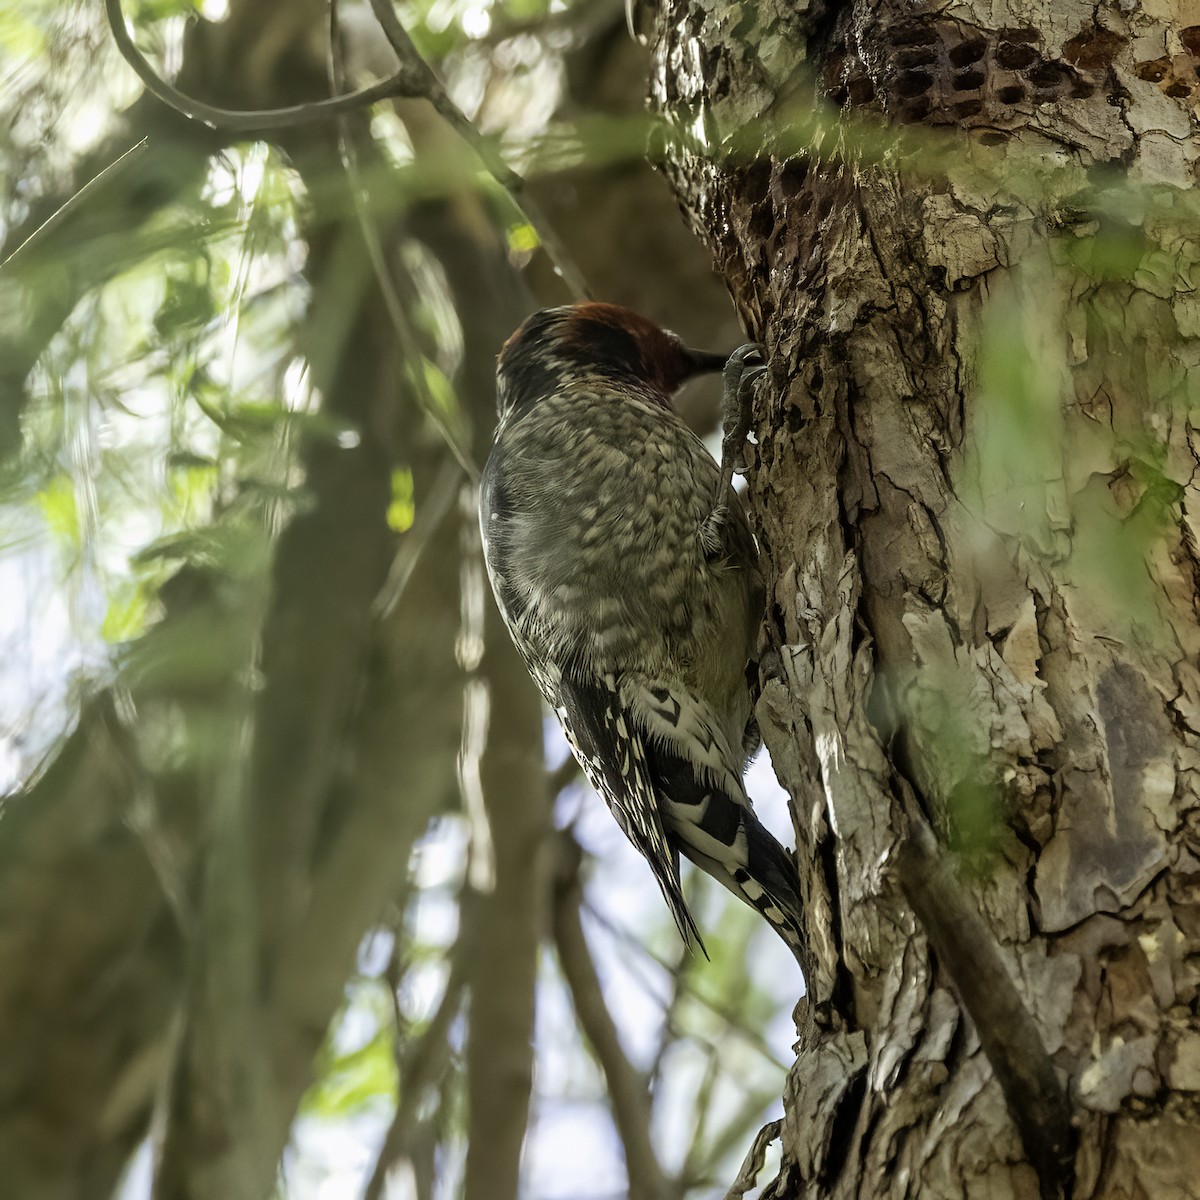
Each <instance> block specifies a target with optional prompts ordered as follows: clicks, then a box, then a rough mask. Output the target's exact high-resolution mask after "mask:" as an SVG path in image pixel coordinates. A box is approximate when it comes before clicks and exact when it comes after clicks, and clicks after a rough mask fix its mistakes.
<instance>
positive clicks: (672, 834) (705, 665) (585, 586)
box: [480, 305, 800, 955]
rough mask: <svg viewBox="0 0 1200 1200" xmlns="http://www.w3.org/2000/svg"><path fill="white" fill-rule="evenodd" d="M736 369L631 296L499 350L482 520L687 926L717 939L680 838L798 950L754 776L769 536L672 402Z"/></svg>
mask: <svg viewBox="0 0 1200 1200" xmlns="http://www.w3.org/2000/svg"><path fill="white" fill-rule="evenodd" d="M723 363H724V357H723V356H715V355H707V354H701V353H698V352H695V351H690V350H687V349H686V348H685V347H684V346H683V345H682V343H681V342H679V340H678V339H677V338H675V337H674V335H672V334H668V333H666V332H664V331H662V330H660V329H658V327H657V326H655V325H653V324H652V323H651V322H648V321H646V320H645V319H644V318H641V317H638V316H637V315H636V314H634V313H631V312H629V311H628V310H625V309H620V308H616V307H615V306H611V305H577V306H571V307H567V308H562V309H551V310H543V312H540V313H537V314H535V315H534V316H533V317H531V318H530V319H529V321H527V322H526V323H525V325H523V326H522V327H521V329H519V330H518V331H517V333H515V334H514V335H513V337H512V338H511V339H510V340H509V342H508V343H507V344H506V346H505V348H504V350H503V352H502V353H501V356H500V361H499V367H498V372H497V380H498V398H499V408H500V424H499V426H498V429H497V435H496V441H495V444H494V446H493V449H492V453H491V456H490V458H489V460H488V464H487V467H486V470H485V472H484V479H483V487H482V494H481V502H480V520H481V525H482V529H483V536H484V545H485V551H486V556H487V565H488V572H489V576H490V578H491V581H492V587H493V590H494V591H495V594H496V598H497V601H498V603H499V605H500V609H501V611H502V613H503V615H504V618H505V621H506V623H507V625H508V627H509V630H510V632H511V633H512V636H513V640H514V641H515V642H516V644H517V646H518V648H519V649H520V650H521V653H522V655H523V656H524V658H525V661H526V663H527V665H528V666H529V669H530V672H531V674H532V675H533V677H534V679H535V681H536V682H537V684H538V686H539V688H540V689H541V691H542V693H543V695H544V696H545V697H546V699H547V701H548V702H549V704H550V705H551V706H552V707H553V708H554V710H555V712H556V713H557V715H558V717H559V719H560V721H561V722H562V724H563V727H564V730H565V732H566V734H567V737H568V740H569V741H570V743H571V746H572V749H573V750H574V751H575V754H576V757H577V758H578V759H579V760H580V763H581V765H582V766H583V768H584V770H585V772H586V773H587V775H588V777H589V779H590V780H591V782H592V784H593V785H594V786H595V787H596V789H597V790H598V791H599V792H600V793H601V795H603V796H604V798H605V800H606V801H607V802H608V805H609V807H610V809H611V810H612V811H613V814H614V815H615V816H616V818H617V820H618V822H619V823H620V824H621V827H622V829H624V830H625V832H626V834H627V836H629V838H630V840H631V841H632V842H633V843H634V845H635V846H636V847H637V848H638V849H639V850H640V851H641V852H642V854H643V855H645V856H646V858H647V860H648V861H649V862H650V865H651V867H652V868H653V870H654V873H655V876H656V878H657V880H658V883H659V885H660V887H661V888H662V891H663V894H664V895H665V897H666V899H667V901H668V904H669V905H670V907H671V910H672V913H673V915H674V917H675V920H676V922H677V924H678V925H679V928H680V930H681V932H682V933H683V934H684V936H685V937H686V938H689V939H694V940H695V941H697V942H699V940H700V938H699V934H698V932H697V930H696V926H695V923H694V921H693V919H692V917H691V914H690V913H689V912H688V909H687V905H686V903H685V902H684V899H683V895H682V891H681V889H680V883H679V869H678V852H679V851H682V852H683V853H684V854H686V855H687V856H688V857H689V858H691V859H692V860H693V861H695V862H696V863H697V864H698V865H700V866H701V867H702V868H703V869H705V870H706V871H708V872H709V873H710V874H712V875H714V876H715V877H716V878H718V879H720V880H721V882H722V883H724V884H725V885H726V886H727V887H729V888H730V889H731V890H733V891H734V892H735V893H736V894H737V895H739V896H740V897H741V898H742V899H743V900H745V901H746V902H748V903H750V904H752V905H754V906H755V907H756V908H758V909H759V910H760V911H762V912H764V914H765V915H767V916H768V918H769V919H771V920H772V921H773V923H774V924H775V926H776V928H777V929H778V930H779V931H780V933H781V934H782V935H783V936H784V938H785V940H787V941H788V943H789V945H791V946H792V947H793V949H794V950H796V951H797V953H798V955H799V937H800V934H799V920H800V914H799V897H798V894H797V890H796V883H795V874H794V870H793V868H792V864H791V862H790V860H789V859H788V856H787V854H786V852H785V851H784V850H783V849H782V847H780V846H779V845H778V843H776V842H775V841H774V839H773V838H771V836H770V834H769V833H767V831H766V830H765V829H764V828H763V827H762V825H761V824H760V823H759V822H758V820H757V818H756V817H755V816H754V814H753V811H752V810H751V808H750V804H749V800H748V799H747V797H746V793H745V790H744V788H743V785H742V770H743V767H744V763H745V757H746V752H747V745H746V742H747V730H748V729H751V730H752V729H753V721H752V717H753V706H752V702H751V696H750V691H749V686H748V683H747V678H746V668H747V663H748V662H749V660H750V659H751V658H752V656H753V653H754V642H755V632H756V629H757V626H758V623H759V620H760V618H761V614H762V606H763V599H762V585H761V580H760V577H759V572H758V563H757V551H756V548H755V544H754V538H753V536H752V535H751V533H750V529H749V526H748V524H747V522H746V518H745V514H744V512H743V511H742V508H741V504H740V501H739V500H738V498H737V496H736V494H735V493H734V492H733V489H732V488H729V487H724V492H725V494H723V495H721V494H719V493H721V491H722V488H723V484H722V479H721V472H720V469H719V468H718V465H717V463H716V462H714V461H713V459H712V457H711V456H710V455H709V453H708V451H707V450H706V449H705V448H704V445H703V444H702V443H701V442H700V441H699V439H698V438H697V437H696V436H695V435H694V434H693V433H692V432H691V430H689V429H688V428H687V426H686V425H685V424H684V422H683V421H682V420H681V419H680V417H679V416H678V415H677V414H676V413H675V412H674V410H673V409H672V407H671V395H672V394H673V392H674V391H675V390H676V388H677V387H678V386H679V384H681V383H682V382H683V381H684V380H685V379H686V378H688V377H689V376H690V375H692V374H696V373H698V372H699V371H707V370H716V369H720V367H721V365H722V364H723ZM714 509H717V510H719V513H720V515H719V519H717V520H715V521H714V519H713V516H714ZM750 740H751V741H752V742H754V743H755V744H756V742H757V738H756V735H753V736H752V737H751V738H750ZM751 748H752V747H751Z"/></svg>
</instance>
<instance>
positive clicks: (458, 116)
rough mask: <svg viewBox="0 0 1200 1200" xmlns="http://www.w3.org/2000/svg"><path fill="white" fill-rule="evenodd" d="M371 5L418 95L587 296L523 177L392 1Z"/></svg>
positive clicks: (578, 294)
mask: <svg viewBox="0 0 1200 1200" xmlns="http://www.w3.org/2000/svg"><path fill="white" fill-rule="evenodd" d="M371 11H372V12H373V13H374V14H375V19H376V21H378V22H379V27H380V29H382V30H383V35H384V37H386V38H387V40H388V44H389V45H390V46H391V48H392V51H393V52H394V53H395V55H396V60H397V61H398V62H399V64H400V69H401V71H402V72H407V73H408V75H409V77H420V78H421V79H422V80H423V87H422V95H424V96H425V98H426V99H427V100H428V101H429V103H430V104H432V105H433V107H434V109H435V110H436V111H437V112H438V114H439V115H440V116H442V117H443V118H444V119H445V120H446V121H448V122H449V123H450V125H451V126H452V127H453V128H454V130H455V132H457V133H458V135H459V136H460V137H461V138H462V139H463V141H465V142H466V143H467V145H469V146H470V147H471V149H472V150H474V151H475V153H476V154H477V155H478V156H479V161H480V162H482V163H483V165H484V167H485V168H486V169H487V172H488V174H489V175H491V177H492V178H493V179H494V180H495V181H496V182H497V183H498V184H499V185H500V186H501V187H502V188H503V189H504V190H505V191H506V192H507V193H508V195H509V197H510V198H511V199H512V202H513V204H514V205H515V206H516V207H517V209H518V210H519V211H520V213H521V214H522V216H524V218H525V220H526V221H528V222H529V224H530V225H531V226H532V227H533V229H534V231H535V232H536V233H537V235H538V240H539V241H540V242H541V244H542V248H543V249H544V250H545V251H546V254H547V255H548V256H549V258H550V261H551V263H553V265H554V270H555V272H556V273H557V274H558V275H559V276H560V277H561V278H562V280H563V282H564V283H565V284H566V285H567V287H568V288H570V290H571V292H572V293H573V294H574V296H575V298H576V299H577V300H583V299H586V298H587V297H588V296H589V294H590V293H589V292H588V287H587V282H586V280H585V279H584V277H583V272H582V271H580V270H579V268H578V267H577V266H576V265H575V262H574V260H573V259H572V258H571V255H570V254H569V253H568V252H567V248H566V246H565V245H564V244H563V242H562V239H561V238H560V237H559V236H558V234H557V232H556V231H555V230H554V228H553V226H552V225H551V224H550V223H549V222H548V221H547V220H546V217H545V215H544V214H543V213H542V212H541V210H540V209H539V208H538V206H537V205H536V204H535V203H534V202H533V200H532V199H531V198H530V197H529V195H528V192H527V190H526V187H525V180H524V179H522V178H521V176H520V175H518V174H517V172H516V171H514V170H513V169H512V167H510V166H509V165H508V163H506V162H505V161H504V159H503V158H502V157H501V155H500V153H499V151H498V150H497V149H496V147H495V146H494V145H493V144H492V143H491V142H490V141H489V140H488V139H487V138H485V137H484V136H483V134H481V133H480V132H479V130H478V129H476V128H475V125H474V122H472V120H471V118H470V117H468V116H467V114H466V113H465V112H463V110H462V109H461V108H459V107H458V105H457V104H455V103H454V100H453V98H452V97H451V96H450V93H449V92H448V91H446V88H445V85H444V84H443V83H442V81H441V80H440V79H439V78H438V77H437V74H436V73H435V72H434V70H433V68H432V67H431V66H430V65H429V64H428V63H427V62H426V61H425V59H424V58H422V57H421V53H420V51H419V50H418V49H417V48H416V46H415V45H414V44H413V40H412V38H411V37H409V36H408V31H407V30H406V29H405V28H404V26H403V25H401V24H400V20H399V18H398V17H397V16H396V10H395V9H394V8H393V7H392V0H371Z"/></svg>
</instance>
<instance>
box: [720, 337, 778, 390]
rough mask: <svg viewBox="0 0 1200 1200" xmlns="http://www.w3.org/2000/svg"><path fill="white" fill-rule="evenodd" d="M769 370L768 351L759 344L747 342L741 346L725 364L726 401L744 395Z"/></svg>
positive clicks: (723, 374) (723, 373) (723, 375)
mask: <svg viewBox="0 0 1200 1200" xmlns="http://www.w3.org/2000/svg"><path fill="white" fill-rule="evenodd" d="M766 369H767V349H766V347H765V346H763V345H761V344H760V343H758V342H747V343H746V344H745V345H744V346H739V347H738V348H737V349H736V350H735V351H734V352H733V353H732V354H731V355H730V356H729V358H728V360H727V361H726V363H725V370H724V371H723V372H722V378H723V379H724V382H725V400H726V402H728V400H729V398H730V396H731V395H732V396H733V397H737V396H740V395H743V394H744V392H745V389H746V388H747V387H748V386H749V385H750V384H751V383H753V382H754V380H756V379H757V378H758V377H759V376H760V375H762V374H763V373H764V372H765V371H766Z"/></svg>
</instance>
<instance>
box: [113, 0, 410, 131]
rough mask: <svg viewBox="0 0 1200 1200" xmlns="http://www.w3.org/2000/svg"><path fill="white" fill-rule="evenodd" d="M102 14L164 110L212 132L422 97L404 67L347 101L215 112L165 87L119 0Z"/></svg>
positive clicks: (281, 124)
mask: <svg viewBox="0 0 1200 1200" xmlns="http://www.w3.org/2000/svg"><path fill="white" fill-rule="evenodd" d="M104 12H105V15H106V16H107V17H108V25H109V28H110V29H111V30H112V35H113V41H115V42H116V44H117V49H118V50H119V51H120V52H121V57H122V58H123V59H124V60H125V61H126V62H127V63H128V64H129V65H130V66H131V67H132V68H133V69H134V72H135V73H136V74H137V77H138V78H139V79H140V80H141V81H142V82H143V83H144V84H145V85H146V90H147V91H149V92H150V93H151V94H152V95H154V96H156V97H158V99H159V100H161V101H162V102H163V103H164V104H166V105H167V106H168V107H170V108H173V109H174V110H175V111H176V112H177V113H180V114H181V115H182V116H185V117H187V118H188V119H189V120H191V121H199V122H200V123H201V124H202V125H207V126H208V127H209V128H210V129H225V130H232V131H234V132H239V133H256V132H259V131H264V130H268V129H289V128H293V127H294V126H297V125H309V124H312V123H313V122H314V121H324V120H327V119H328V118H330V117H336V116H340V115H343V114H345V113H350V112H356V111H357V110H358V109H361V108H366V107H367V106H368V105H370V104H374V103H375V101H376V100H390V99H395V98H396V97H398V96H401V97H410V98H416V97H418V96H423V95H424V94H425V93H424V91H423V88H422V84H423V80H422V79H420V78H419V77H415V76H414V74H413V73H412V72H411V71H410V70H409V68H408V67H406V66H405V64H403V63H401V66H400V69H399V70H398V71H396V72H395V74H393V75H390V76H388V78H387V79H383V80H380V81H379V82H378V83H373V84H371V85H370V86H368V87H365V88H360V89H359V90H358V91H356V92H351V93H350V94H349V95H346V96H334V97H330V98H329V99H326V100H313V101H311V102H310V103H308V104H290V105H288V106H287V107H286V108H264V109H260V110H259V111H257V112H245V111H242V110H240V109H234V108H218V107H217V106H216V105H213V104H205V103H204V101H202V100H196V99H195V98H194V97H192V96H187V95H184V93H183V92H181V91H179V90H178V89H177V88H174V87H172V86H171V85H170V84H169V83H167V82H166V80H164V79H163V78H162V77H161V76H160V75H159V74H158V73H157V72H156V71H155V70H154V68H153V67H152V66H151V65H150V63H149V62H148V61H147V60H146V58H145V56H144V55H143V54H142V52H141V51H140V50H139V49H138V48H137V46H135V45H134V44H133V39H132V38H131V37H130V36H129V31H128V30H127V29H126V28H125V14H124V13H123V12H122V11H121V0H104Z"/></svg>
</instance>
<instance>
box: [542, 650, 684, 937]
mask: <svg viewBox="0 0 1200 1200" xmlns="http://www.w3.org/2000/svg"><path fill="white" fill-rule="evenodd" d="M558 699H559V703H558V704H557V705H556V711H557V713H558V718H559V720H560V722H561V723H562V727H563V731H564V732H565V733H566V735H567V741H568V742H570V744H571V749H572V751H574V754H575V757H576V758H577V759H578V760H579V765H580V766H581V767H583V770H584V774H586V775H587V777H588V780H589V782H590V783H591V785H592V786H593V787H594V788H595V789H596V791H598V792H599V793H600V795H601V796H603V797H604V800H605V803H607V805H608V807H609V809H610V810H611V811H612V814H613V816H614V817H616V819H617V824H618V825H620V826H621V829H622V830H623V831H624V833H625V836H626V837H627V838H628V839H629V840H630V841H631V842H632V843H633V844H634V846H635V847H636V848H637V849H638V851H639V852H640V853H641V855H642V857H643V858H645V860H646V861H647V862H648V863H649V864H650V867H651V869H652V870H653V872H654V878H655V879H656V880H657V882H658V886H659V887H660V888H661V889H662V894H663V896H664V897H665V899H666V901H667V905H668V907H669V908H670V910H671V915H672V916H673V917H674V918H675V924H676V925H678V926H679V932H680V933H681V934H682V935H683V939H684V941H685V942H687V943H688V944H689V945H696V946H698V947H699V948H700V950H701V951H703V950H704V943H703V941H702V940H701V938H700V931H699V929H697V928H696V922H695V920H694V919H693V917H692V914H691V912H690V911H689V909H688V906H687V901H686V900H684V898H683V889H682V887H681V886H680V882H679V855H678V854H677V852H676V851H675V850H673V849H672V848H671V846H670V845H669V844H668V843H667V837H666V833H665V832H664V830H663V823H662V817H661V815H660V813H659V807H658V797H657V796H656V795H655V792H654V785H653V784H652V783H651V781H650V773H649V770H648V768H647V765H646V749H645V746H644V745H643V741H642V735H641V733H640V732H639V731H638V729H637V728H636V727H635V726H634V724H633V722H632V720H630V718H629V714H628V713H627V712H626V711H625V708H624V706H623V705H622V702H621V694H620V686H619V677H618V676H615V675H611V674H606V675H598V676H593V677H588V678H584V677H581V676H580V675H579V674H567V673H565V672H564V674H563V675H562V677H561V678H560V679H559V681H558Z"/></svg>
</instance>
